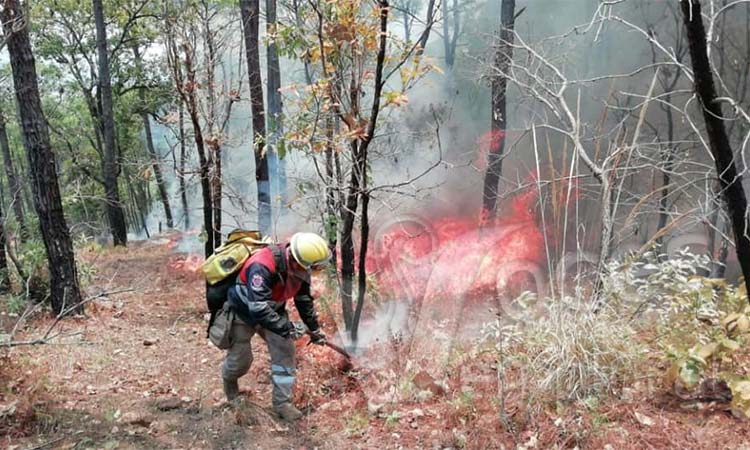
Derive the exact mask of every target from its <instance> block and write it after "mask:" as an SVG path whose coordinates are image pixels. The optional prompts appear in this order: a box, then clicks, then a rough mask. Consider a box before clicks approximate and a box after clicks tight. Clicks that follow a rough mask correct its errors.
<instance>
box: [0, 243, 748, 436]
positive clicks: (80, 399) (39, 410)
mask: <svg viewBox="0 0 750 450" xmlns="http://www.w3.org/2000/svg"><path fill="white" fill-rule="evenodd" d="M177 238H178V237H176V235H166V236H162V237H159V238H156V239H152V240H151V241H144V242H134V243H132V244H131V245H129V247H128V248H127V249H106V250H101V249H99V250H97V249H94V248H93V247H92V248H91V249H87V250H80V251H79V256H80V257H81V258H82V259H83V260H84V261H87V262H88V263H89V264H93V265H95V266H96V267H97V271H96V273H95V275H94V276H93V278H92V279H91V280H90V281H89V282H88V286H87V291H88V292H87V293H88V295H98V294H100V293H109V295H106V296H102V297H101V298H98V299H97V300H95V301H92V302H90V303H89V304H88V305H87V307H86V314H85V316H80V317H75V318H70V319H65V320H64V321H62V322H60V323H59V324H58V325H57V326H56V331H59V332H62V333H63V334H64V335H65V336H63V337H60V338H57V339H55V340H54V341H52V342H51V343H49V344H45V345H36V346H21V347H14V348H12V349H7V350H4V351H3V353H2V355H0V357H2V361H0V448H8V449H19V450H20V449H43V448H44V449H48V448H56V449H57V448H59V449H84V448H97V449H99V448H101V449H129V448H137V449H152V448H153V449H162V448H163V449H177V448H182V449H203V448H206V449H256V448H257V449H261V448H262V449H314V448H317V449H344V448H346V449H348V448H363V449H364V448H366V449H376V448H377V449H381V448H382V449H385V448H393V449H398V448H406V449H412V448H413V449H421V448H434V449H445V448H461V447H463V448H508V449H511V448H518V449H531V448H576V447H577V448H606V449H621V448H695V449H723V448H726V449H730V448H731V449H750V424H748V422H746V421H741V420H739V419H735V418H734V417H732V416H731V415H730V414H729V413H728V412H727V411H726V408H725V407H723V406H722V405H714V404H701V405H692V406H691V407H690V408H686V405H684V404H680V403H678V402H675V401H674V400H673V399H672V398H670V397H669V396H667V395H666V394H661V393H660V389H659V388H658V387H656V388H655V387H654V386H653V385H649V383H643V385H642V386H639V385H635V386H632V387H629V388H628V389H624V390H623V391H622V392H620V393H618V394H617V395H616V396H615V397H612V398H606V399H601V400H592V401H591V402H587V403H584V404H579V403H576V404H569V405H560V404H556V405H541V406H540V407H539V408H538V409H535V410H534V411H533V414H532V412H531V411H530V410H528V409H526V410H525V409H524V408H523V406H522V405H521V402H518V404H515V403H514V394H512V393H511V394H510V395H508V397H507V398H506V400H505V401H506V402H507V403H506V404H504V405H502V406H503V410H504V411H506V413H505V414H503V415H501V414H499V412H498V411H499V409H500V408H499V406H500V405H498V404H497V401H496V400H495V399H494V398H495V395H494V394H495V393H496V392H497V390H496V389H497V384H496V383H492V381H493V380H495V381H496V378H497V377H496V376H495V374H494V372H493V371H492V369H491V366H492V363H493V361H489V360H487V358H485V357H483V356H481V355H479V356H471V355H468V356H464V357H463V358H462V359H461V361H460V362H459V364H461V365H462V367H463V368H464V370H463V371H461V373H459V374H457V375H456V374H455V373H445V372H440V371H432V370H430V369H426V370H420V367H430V366H429V364H430V362H431V361H430V359H431V354H430V350H429V348H424V349H423V350H424V351H422V352H421V355H422V356H420V357H414V358H413V359H411V360H407V359H406V358H401V357H400V356H399V352H400V351H401V348H400V347H398V345H401V344H398V343H396V344H393V343H391V344H388V345H389V347H387V348H386V347H382V348H381V349H380V351H381V352H382V353H384V354H390V356H392V357H393V356H395V358H391V363H389V364H390V365H389V366H383V365H379V366H378V365H376V364H370V365H368V366H367V368H365V367H358V361H357V360H356V359H355V360H354V367H353V368H352V367H348V366H347V364H346V363H345V361H344V360H343V358H341V357H340V356H338V355H336V354H335V353H333V352H332V351H331V350H329V349H327V348H322V347H316V346H306V345H305V344H304V343H299V344H298V359H299V370H300V376H299V380H298V383H297V387H296V391H297V392H296V394H295V396H296V400H297V403H298V404H300V405H302V406H305V407H306V409H307V410H309V413H308V415H307V416H306V417H305V418H304V419H302V420H301V421H300V422H299V423H297V424H293V425H290V424H285V423H283V422H280V421H278V420H277V419H276V418H275V417H274V416H273V414H272V413H271V412H270V390H271V385H270V380H269V377H268V371H269V367H268V364H269V363H268V356H267V352H266V349H265V346H264V345H263V344H262V342H261V341H260V340H259V339H258V338H254V340H253V344H254V345H253V351H254V356H255V362H254V364H253V367H252V369H251V372H250V373H249V374H248V375H247V376H245V377H244V378H243V379H241V381H240V387H241V389H242V391H243V396H244V401H243V403H242V404H241V405H240V406H239V407H236V408H232V407H229V405H227V403H226V402H225V401H224V399H223V394H222V391H221V383H220V378H219V365H220V362H221V359H222V356H223V354H222V352H221V351H219V350H217V349H215V348H214V347H212V346H211V345H210V344H209V343H208V341H207V339H206V337H205V323H206V322H205V317H204V301H203V297H202V291H203V282H202V280H201V278H200V277H199V276H198V275H197V274H195V273H194V272H193V271H192V270H185V269H186V266H195V264H196V261H195V259H194V258H193V257H191V256H190V255H188V254H183V253H179V252H177V248H176V245H175V242H176V239H177ZM324 321H326V322H327V327H330V326H331V321H330V318H325V317H324ZM51 322H52V319H50V318H49V317H48V316H45V315H42V314H39V315H37V316H36V317H35V318H33V320H30V321H28V323H26V324H25V325H24V327H22V329H21V330H20V331H19V332H18V333H17V335H16V336H15V339H17V340H22V339H29V338H33V337H35V336H38V335H39V334H40V333H43V332H44V330H46V328H47V327H48V325H49V324H50V323H51ZM12 323H13V320H9V317H8V316H7V314H6V315H3V316H2V320H0V325H2V326H3V328H4V330H5V332H7V331H8V329H9V327H10V325H12ZM435 330H437V331H435ZM433 332H439V329H433V330H431V333H433ZM430 339H431V340H435V339H432V338H430ZM424 342H427V341H424ZM415 345H417V344H415ZM411 354H412V355H414V353H411ZM376 367H377V368H376ZM451 367H455V366H451ZM403 374H407V376H404V375H403ZM511 376H512V373H511V374H509V378H510V377H511ZM509 382H510V381H509ZM485 385H487V386H485ZM394 398H398V401H397V402H394V401H392V400H393V399H394ZM389 399H391V400H390V403H389Z"/></svg>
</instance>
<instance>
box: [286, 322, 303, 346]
mask: <svg viewBox="0 0 750 450" xmlns="http://www.w3.org/2000/svg"><path fill="white" fill-rule="evenodd" d="M289 323H290V325H291V329H290V330H289V338H291V339H292V340H293V341H296V340H297V339H299V338H301V337H302V336H304V335H306V334H307V327H306V326H305V324H304V323H302V322H289Z"/></svg>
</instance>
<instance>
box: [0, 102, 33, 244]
mask: <svg viewBox="0 0 750 450" xmlns="http://www.w3.org/2000/svg"><path fill="white" fill-rule="evenodd" d="M0 148H1V149H2V152H3V163H4V164H5V175H6V176H7V177H8V190H10V201H11V205H12V206H11V207H12V208H13V214H14V215H15V217H16V222H17V223H18V229H19V231H20V237H21V241H22V242H23V241H25V240H26V239H27V238H28V237H29V230H28V229H27V228H26V219H25V218H24V215H23V199H22V198H21V197H22V192H21V183H19V182H18V177H17V176H16V172H15V170H14V169H13V158H12V157H11V154H10V144H9V143H8V133H7V131H6V129H5V116H4V114H3V113H2V112H0ZM4 232H5V230H3V233H4Z"/></svg>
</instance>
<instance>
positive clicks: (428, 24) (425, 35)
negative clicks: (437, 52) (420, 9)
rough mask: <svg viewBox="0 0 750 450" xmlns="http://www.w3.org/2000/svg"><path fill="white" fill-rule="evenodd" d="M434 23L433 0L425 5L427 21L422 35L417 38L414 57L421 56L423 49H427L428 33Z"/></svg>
mask: <svg viewBox="0 0 750 450" xmlns="http://www.w3.org/2000/svg"><path fill="white" fill-rule="evenodd" d="M434 21H435V0H429V1H428V3H427V20H426V23H425V29H424V31H422V35H421V36H419V45H418V46H417V51H416V56H417V57H419V56H422V54H423V53H424V49H425V47H427V41H429V40H430V31H431V30H432V24H433V22H434Z"/></svg>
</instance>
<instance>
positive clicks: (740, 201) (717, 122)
mask: <svg viewBox="0 0 750 450" xmlns="http://www.w3.org/2000/svg"><path fill="white" fill-rule="evenodd" d="M680 6H681V8H682V15H683V19H684V22H685V28H686V30H687V40H688V46H689V49H690V60H691V62H692V66H693V77H694V80H693V82H694V87H695V93H696V95H697V96H698V100H699V101H700V104H701V106H702V112H703V120H704V121H705V123H706V133H707V134H708V142H709V148H710V150H711V154H712V155H713V157H714V161H715V163H716V172H717V174H718V177H719V183H720V184H721V188H722V189H721V191H722V192H723V196H724V203H725V206H726V209H727V213H728V215H729V220H730V221H731V223H732V230H733V232H734V241H735V249H736V252H737V260H738V261H739V263H740V267H741V269H742V274H743V275H744V277H745V287H746V288H747V290H748V292H750V238H748V235H747V234H746V233H745V228H746V226H747V218H746V217H747V216H746V215H747V197H746V196H745V190H744V188H743V187H742V175H741V174H740V173H738V172H737V166H736V165H735V163H734V153H733V152H732V148H731V146H730V144H729V138H728V136H727V132H726V128H725V126H724V120H723V119H722V117H723V113H722V107H721V103H720V101H719V100H718V99H717V95H716V88H715V87H714V80H713V73H712V72H711V65H710V62H709V60H708V54H707V49H706V32H705V29H704V27H703V17H702V16H701V4H700V2H699V1H698V0H681V1H680Z"/></svg>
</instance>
